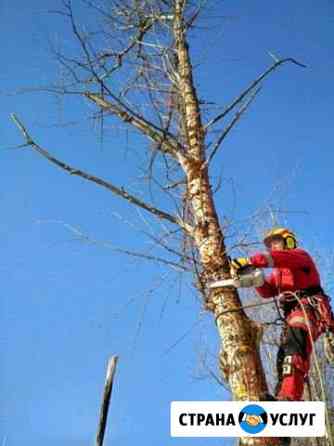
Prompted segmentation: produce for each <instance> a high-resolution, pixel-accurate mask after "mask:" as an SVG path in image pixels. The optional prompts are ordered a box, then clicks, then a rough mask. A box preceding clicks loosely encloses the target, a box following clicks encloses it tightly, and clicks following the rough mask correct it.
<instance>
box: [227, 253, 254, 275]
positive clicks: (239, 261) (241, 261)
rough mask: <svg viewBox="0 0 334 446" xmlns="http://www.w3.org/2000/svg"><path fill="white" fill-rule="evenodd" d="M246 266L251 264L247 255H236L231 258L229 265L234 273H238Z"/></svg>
mask: <svg viewBox="0 0 334 446" xmlns="http://www.w3.org/2000/svg"><path fill="white" fill-rule="evenodd" d="M247 266H251V262H250V260H249V258H248V257H237V258H235V259H232V260H231V267H232V269H233V270H234V272H235V273H238V272H239V271H241V270H242V269H244V268H245V267H247Z"/></svg>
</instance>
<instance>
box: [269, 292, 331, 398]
mask: <svg viewBox="0 0 334 446" xmlns="http://www.w3.org/2000/svg"><path fill="white" fill-rule="evenodd" d="M326 330H331V331H333V332H334V317H333V313H332V311H331V308H330V304H329V301H328V298H327V296H324V295H321V294H319V295H316V296H311V297H304V298H302V299H301V300H300V301H299V303H298V304H297V305H296V306H295V308H294V309H293V310H292V311H290V312H289V313H288V314H287V316H286V326H285V328H284V330H283V335H282V338H281V346H280V349H279V352H278V362H277V367H278V375H279V391H278V394H277V397H278V399H281V400H293V401H298V400H301V398H302V396H303V391H304V382H305V379H306V378H307V376H308V372H309V369H310V360H311V354H312V350H313V344H314V343H315V342H316V340H317V339H318V338H319V336H320V335H321V334H322V333H324V332H325V331H326Z"/></svg>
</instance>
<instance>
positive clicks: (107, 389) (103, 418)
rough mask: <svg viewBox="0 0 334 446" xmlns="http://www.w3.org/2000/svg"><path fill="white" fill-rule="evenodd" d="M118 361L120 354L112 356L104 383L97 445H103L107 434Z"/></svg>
mask: <svg viewBox="0 0 334 446" xmlns="http://www.w3.org/2000/svg"><path fill="white" fill-rule="evenodd" d="M117 361H118V356H112V357H111V358H110V359H109V361H108V366H107V376H106V382H105V385H104V391H103V399H102V405H101V409H100V419H99V426H98V430H97V434H96V439H95V446H102V445H103V439H104V434H105V430H106V425H107V419H108V411H109V405H110V396H111V391H112V387H113V382H114V375H115V370H116V365H117Z"/></svg>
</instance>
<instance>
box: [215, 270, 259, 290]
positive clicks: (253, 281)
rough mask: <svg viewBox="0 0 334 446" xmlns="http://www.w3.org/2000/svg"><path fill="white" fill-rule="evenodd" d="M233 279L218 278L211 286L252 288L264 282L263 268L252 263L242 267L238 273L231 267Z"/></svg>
mask: <svg viewBox="0 0 334 446" xmlns="http://www.w3.org/2000/svg"><path fill="white" fill-rule="evenodd" d="M231 275H232V277H231V279H225V280H217V281H215V282H211V283H210V284H209V288H210V289H212V288H225V287H234V288H251V287H259V286H261V285H263V284H264V274H263V271H262V269H260V268H256V267H255V266H252V265H247V266H245V267H244V268H241V269H240V270H239V271H238V272H237V273H236V272H235V271H234V270H233V268H232V269H231Z"/></svg>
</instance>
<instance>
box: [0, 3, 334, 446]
mask: <svg viewBox="0 0 334 446" xmlns="http://www.w3.org/2000/svg"><path fill="white" fill-rule="evenodd" d="M211 4H212V5H213V7H212V8H211V10H210V11H208V15H210V18H209V21H208V22H207V23H208V25H209V26H208V28H207V29H204V28H203V29H200V30H198V34H197V35H196V34H195V35H194V36H193V40H192V41H191V42H190V44H191V48H192V50H193V55H194V58H195V62H196V63H199V62H201V65H199V67H198V68H196V84H197V86H198V90H199V94H200V97H201V99H204V98H205V99H206V100H209V101H214V102H215V103H217V104H219V105H221V106H222V105H224V104H226V103H229V102H230V101H231V99H232V98H233V97H235V96H236V95H237V94H238V92H239V91H240V89H241V88H243V87H244V86H246V85H247V84H248V82H249V81H250V80H251V79H253V78H254V77H255V76H257V75H258V74H259V73H261V72H262V71H263V70H264V69H265V68H266V67H267V66H268V64H270V63H271V59H270V57H269V56H268V51H271V52H273V53H275V54H277V55H279V56H282V57H295V58H296V59H298V60H300V61H301V62H303V63H304V64H306V65H307V66H308V68H307V69H302V68H299V67H296V66H293V65H286V66H284V67H282V68H281V69H280V70H279V71H278V72H277V73H275V74H274V75H273V76H272V77H271V78H270V79H269V80H268V81H267V82H266V83H265V84H264V88H263V89H262V91H261V94H260V95H259V96H258V98H257V99H256V101H255V103H254V104H253V106H252V108H251V110H250V111H249V113H248V114H247V116H246V117H244V119H243V120H242V122H241V123H240V124H239V126H238V127H237V128H236V129H235V130H234V131H233V132H232V134H231V135H230V137H229V138H228V140H227V141H226V144H225V146H224V148H223V149H222V151H221V153H220V154H219V156H217V158H216V164H215V170H214V174H218V172H219V171H220V169H223V174H224V182H223V188H222V189H221V190H220V191H219V193H218V194H217V195H216V200H217V206H218V209H219V212H220V214H221V215H222V216H223V215H224V216H225V215H226V216H228V217H231V218H232V217H233V219H234V220H235V221H236V224H237V223H238V222H239V221H241V220H242V219H244V218H245V217H247V216H249V215H250V214H251V213H253V212H254V211H255V210H256V209H258V208H260V207H263V206H265V205H266V204H268V203H270V204H272V205H273V206H279V207H280V208H281V209H283V210H285V211H290V212H292V213H286V214H281V220H280V222H281V223H285V224H289V225H290V226H291V227H293V229H295V230H296V232H297V233H298V235H299V236H300V239H301V240H302V242H303V244H304V246H306V247H307V248H308V249H310V251H311V252H312V253H314V254H318V253H320V254H322V255H323V259H325V261H323V262H322V264H323V265H324V270H323V271H322V273H323V277H324V279H326V283H328V284H329V287H330V284H331V281H332V278H331V272H330V270H328V267H330V266H332V264H333V262H332V261H331V258H332V257H331V256H332V254H331V250H332V222H333V217H334V215H333V210H332V200H333V192H334V187H333V186H334V183H333V175H332V168H333V167H332V166H333V160H334V155H333V134H332V127H333V111H332V106H333V99H334V98H333V96H334V90H333V81H332V79H333V68H334V58H333V43H332V42H333V31H332V29H333V21H334V8H333V4H332V2H330V1H325V0H321V1H318V2H313V1H311V0H306V1H304V2H290V1H287V0H283V1H281V2H272V3H271V4H270V5H269V4H268V2H263V1H259V0H256V1H253V2H242V1H239V0H237V1H233V2H232V1H225V2H212V3H211ZM58 5H59V4H58V2H57V1H56V0H54V1H51V0H44V1H42V0H32V1H31V2H29V3H28V2H22V1H19V0H12V1H10V2H9V1H7V0H2V1H1V2H0V19H1V29H2V35H3V38H2V60H3V64H2V70H1V72H0V81H1V82H0V94H1V105H0V113H1V121H0V122H1V140H0V147H1V151H0V157H1V166H2V174H1V180H0V181H1V192H0V200H1V208H2V212H1V221H0V246H1V253H2V262H1V263H0V277H1V284H2V293H1V301H0V302H1V303H0V326H1V330H0V358H1V367H0V386H1V403H0V441H4V442H5V444H6V446H18V445H21V444H22V443H24V444H27V445H34V446H41V445H43V446H45V445H48V446H49V445H50V446H53V445H56V444H57V445H58V444H62V445H63V446H70V445H71V446H74V445H83V444H89V443H92V441H93V439H94V434H95V431H96V425H97V416H98V410H99V404H100V398H101V391H102V387H103V382H104V374H105V365H106V361H107V358H108V357H109V356H110V355H111V354H118V355H119V356H120V361H119V368H118V371H117V383H116V385H115V389H114V395H113V401H112V409H111V414H110V415H111V416H110V422H109V424H108V432H107V437H106V445H108V444H109V443H110V444H115V443H117V444H118V445H120V446H128V445H132V444H133V442H134V441H136V442H137V443H142V442H143V443H144V442H145V444H146V445H148V446H149V445H152V446H153V445H156V444H162V443H164V444H168V445H180V446H188V445H190V444H191V445H193V444H196V445H198V446H200V445H204V444H206V445H208V444H210V445H211V444H212V445H215V444H222V441H221V440H217V439H209V440H201V439H171V438H169V403H170V401H172V400H186V399H190V400H201V399H203V400H210V399H214V400H215V399H224V398H226V397H227V395H226V393H225V392H224V391H223V389H222V388H221V387H219V386H218V385H217V384H216V383H215V382H214V381H213V380H211V379H209V378H206V379H204V378H203V375H205V373H204V374H203V373H202V372H201V371H200V370H199V369H200V359H201V358H202V357H203V355H204V354H208V355H209V357H210V358H211V359H210V361H211V363H212V364H214V355H215V354H216V352H217V349H218V339H217V336H216V333H215V328H214V323H213V320H212V318H211V317H210V315H207V314H203V313H202V312H201V306H200V304H199V301H198V296H196V293H195V291H194V289H192V288H191V286H190V281H189V280H187V279H186V278H183V279H180V276H179V275H178V274H176V273H174V272H172V271H168V270H166V269H165V268H162V267H161V266H157V265H152V264H150V263H148V262H140V261H137V260H134V259H130V258H128V257H126V256H120V255H119V254H115V253H113V252H112V251H111V250H110V249H109V248H108V247H106V246H105V245H103V243H102V244H96V245H92V244H85V243H82V242H80V241H78V240H75V237H74V234H73V232H71V231H70V230H68V226H66V225H71V226H72V227H75V228H80V229H81V230H82V231H83V232H84V233H85V234H88V235H89V236H90V237H91V238H94V239H96V240H100V241H107V240H108V241H110V242H111V243H113V244H114V245H117V246H120V247H124V248H126V249H131V248H132V249H136V250H145V249H146V248H147V246H148V245H147V243H148V242H147V240H145V239H144V238H143V237H142V236H141V235H140V232H139V231H136V230H135V229H133V228H131V227H130V226H129V225H128V224H126V223H124V221H130V222H133V223H134V225H135V226H136V225H138V227H140V226H141V227H142V226H145V223H144V222H143V215H139V214H138V213H137V212H136V211H135V210H134V209H131V208H130V207H129V206H128V205H127V204H126V203H123V202H122V201H121V200H119V199H118V198H115V197H113V196H111V195H110V194H109V193H108V192H107V191H104V190H102V189H98V188H96V187H94V185H91V184H87V183H85V182H83V181H82V180H80V179H78V178H73V177H68V176H66V175H65V174H64V173H63V172H61V171H59V170H57V169H55V168H54V167H53V166H50V165H48V164H47V163H46V162H45V161H44V160H43V159H40V158H39V157H38V156H37V155H36V154H35V153H33V152H31V151H30V150H29V149H23V150H18V149H13V150H9V149H8V148H9V147H13V146H15V145H18V144H20V143H22V140H21V135H20V134H19V133H18V131H17V129H16V128H15V126H14V125H13V123H12V122H11V120H10V117H9V115H10V113H11V112H15V113H17V114H18V115H19V116H20V117H21V119H22V120H23V121H24V122H25V124H26V125H27V127H29V129H30V131H31V133H32V134H33V135H34V137H35V138H36V140H37V141H38V142H39V143H40V144H41V145H43V146H44V147H46V148H48V149H49V150H50V151H51V152H52V153H54V154H55V155H57V156H59V157H60V158H62V159H63V160H65V161H67V162H69V163H72V164H74V165H75V166H77V167H80V168H83V169H85V168H86V169H89V170H90V171H91V172H93V173H96V174H99V175H101V176H102V177H104V178H110V179H112V180H113V181H115V182H116V183H117V184H120V185H122V184H123V185H124V183H125V184H127V180H128V178H129V174H131V175H132V173H133V172H134V170H133V169H134V168H133V167H129V165H128V162H127V160H126V158H124V156H123V155H122V154H121V153H122V149H124V147H126V144H130V145H131V146H135V147H136V148H137V149H138V151H139V150H140V147H141V146H140V144H142V143H138V140H137V139H136V137H135V135H133V134H130V136H129V138H130V141H128V142H125V140H124V138H122V132H118V131H117V130H114V131H112V132H110V134H109V135H107V136H106V139H105V141H104V144H103V146H102V147H101V145H100V144H99V142H98V138H97V137H98V130H96V129H94V128H92V125H91V124H89V123H87V120H82V117H87V116H88V112H89V111H91V109H89V108H88V107H87V104H85V105H84V107H83V108H82V107H81V106H80V104H79V103H78V102H71V103H70V102H69V101H65V103H64V104H61V103H60V102H59V101H57V100H55V98H53V97H51V96H47V95H44V94H41V93H36V94H24V95H23V94H15V92H16V91H18V90H20V89H22V88H25V87H26V88H27V87H38V86H41V85H46V84H48V83H49V82H50V81H52V80H55V79H57V78H58V77H59V75H60V73H59V68H58V67H57V64H56V63H55V61H54V60H53V59H52V57H51V54H50V50H49V43H48V41H49V40H51V41H53V42H64V43H63V45H64V46H65V47H67V46H68V47H71V40H70V34H69V32H68V29H67V27H65V25H64V23H63V22H62V20H61V18H60V17H56V16H55V15H50V14H49V13H48V11H49V10H51V9H55V8H56V7H58ZM218 15H221V16H222V17H221V18H220V19H218V18H217V16H218ZM214 16H216V17H214ZM80 120H82V121H81V122H80V123H79V124H76V122H77V121H80ZM63 122H73V125H68V126H65V127H64V126H62V125H57V124H62V123H63ZM54 124H56V125H54ZM231 179H232V180H233V184H234V188H232V187H231ZM131 187H133V188H134V187H135V184H134V183H133V184H131ZM234 189H235V191H236V195H235V196H234V194H233V190H234ZM274 190H277V191H278V192H277V194H276V195H273V191H274ZM232 196H233V198H232ZM296 211H298V212H296ZM117 215H121V216H122V217H121V218H122V219H123V220H121V219H119V218H117ZM266 218H267V217H266ZM254 237H255V238H256V234H254ZM324 256H325V257H324ZM325 266H327V269H326V268H325ZM174 344H176V345H174Z"/></svg>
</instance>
